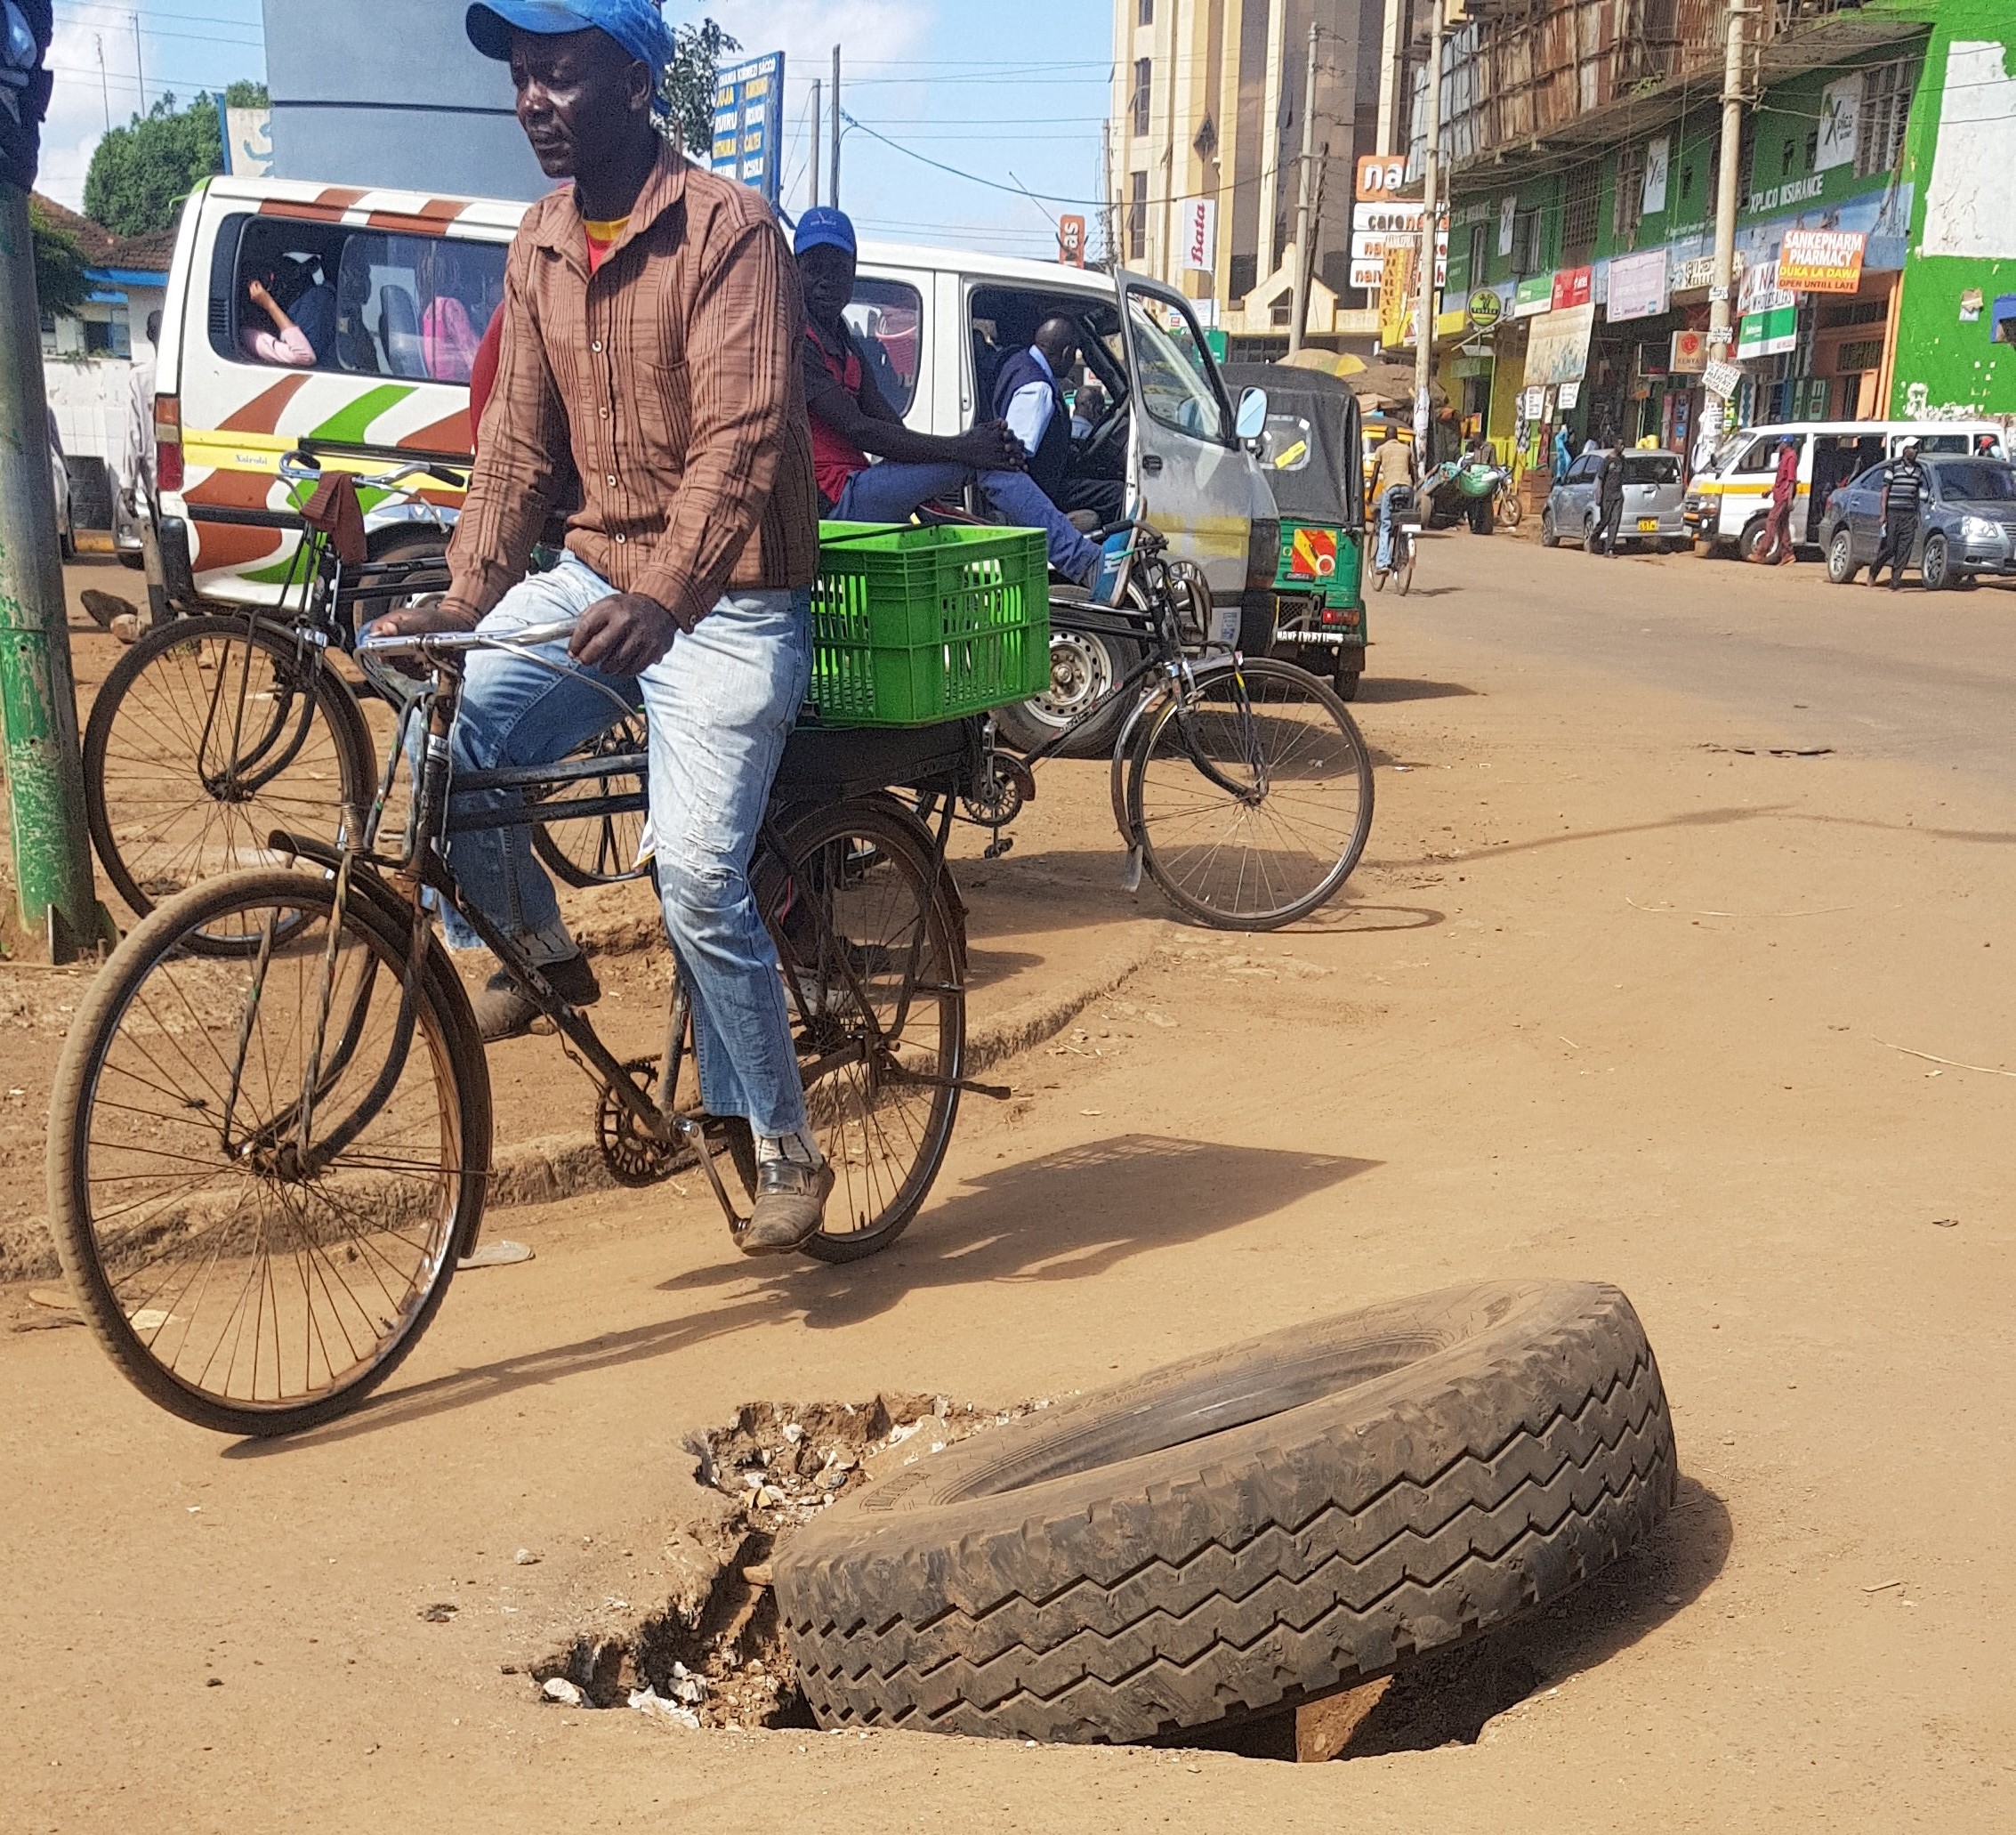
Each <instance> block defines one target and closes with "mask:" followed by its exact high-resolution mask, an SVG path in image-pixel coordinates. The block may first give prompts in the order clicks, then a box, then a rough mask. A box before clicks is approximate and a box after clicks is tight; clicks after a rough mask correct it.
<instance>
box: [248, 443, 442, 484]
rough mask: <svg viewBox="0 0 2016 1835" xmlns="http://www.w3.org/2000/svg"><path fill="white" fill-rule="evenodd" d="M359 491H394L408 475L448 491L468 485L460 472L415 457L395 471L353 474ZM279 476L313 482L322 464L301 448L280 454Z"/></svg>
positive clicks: (319, 475) (315, 481)
mask: <svg viewBox="0 0 2016 1835" xmlns="http://www.w3.org/2000/svg"><path fill="white" fill-rule="evenodd" d="M353 475H354V476H355V477H356V480H357V486H358V489H359V490H396V489H399V486H400V485H402V484H404V483H405V482H406V481H407V480H408V479H410V478H431V479H432V480H433V481H435V482H436V483H437V484H445V485H447V486H448V489H451V490H463V489H467V488H468V484H469V480H468V478H467V477H466V476H465V475H464V474H463V473H458V472H455V471H451V470H450V469H449V468H448V466H447V465H438V464H436V463H435V462H434V461H432V460H431V459H415V460H414V461H413V462H412V463H411V464H409V465H400V466H399V468H398V469H397V470H396V471H391V472H383V473H378V474H377V475H376V476H375V477H374V476H367V475H366V474H365V473H355V474H353ZM280 476H281V478H282V479H283V480H284V481H286V482H287V483H289V484H314V483H317V482H319V481H320V479H321V476H322V466H321V464H320V462H319V460H318V459H316V458H315V457H314V456H313V455H312V454H310V453H306V452H302V451H301V450H300V449H298V448H297V449H295V450H294V451H293V452H286V453H282V454H281V455H280Z"/></svg>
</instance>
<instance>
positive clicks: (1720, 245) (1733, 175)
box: [1708, 0, 1750, 400]
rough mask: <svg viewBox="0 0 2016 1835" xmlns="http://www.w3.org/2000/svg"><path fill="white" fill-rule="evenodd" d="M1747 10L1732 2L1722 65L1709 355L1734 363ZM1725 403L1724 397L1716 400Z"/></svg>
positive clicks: (1714, 398) (1709, 312)
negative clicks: (1732, 352)
mask: <svg viewBox="0 0 2016 1835" xmlns="http://www.w3.org/2000/svg"><path fill="white" fill-rule="evenodd" d="M1749 17H1750V11H1749V9H1748V8H1747V7H1746V6H1739V5H1738V4H1735V0H1730V9H1729V44H1728V49H1727V51H1726V53H1725V54H1724V57H1723V61H1722V164H1721V168H1720V170H1719V171H1718V172H1717V174H1716V179H1715V276H1714V281H1713V283H1712V284H1711V285H1710V287H1709V288H1708V354H1709V355H1710V356H1711V357H1713V358H1714V360H1716V361H1717V362H1719V363H1727V362H1728V361H1729V359H1730V344H1731V327H1732V324H1733V315H1732V312H1731V306H1732V304H1733V295H1734V293H1735V286H1736V206H1737V181H1738V177H1739V176H1740V175H1741V174H1740V173H1739V171H1738V167H1740V166H1741V165H1742V163H1743V52H1744V21H1745V20H1747V19H1748V18H1749ZM1711 399H1712V400H1722V399H1723V398H1722V397H1721V396H1719V395H1711Z"/></svg>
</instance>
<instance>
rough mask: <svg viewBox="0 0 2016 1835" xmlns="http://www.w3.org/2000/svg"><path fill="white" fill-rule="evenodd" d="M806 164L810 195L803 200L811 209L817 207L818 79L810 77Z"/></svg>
mask: <svg viewBox="0 0 2016 1835" xmlns="http://www.w3.org/2000/svg"><path fill="white" fill-rule="evenodd" d="M805 163H806V165H808V166H810V167H811V174H810V176H811V185H812V190H811V195H810V197H809V198H806V200H805V202H806V203H807V205H809V206H810V207H811V208H812V209H814V210H817V209H818V207H819V79H818V77H813V78H812V157H811V158H810V159H808V160H807V161H806V162H805Z"/></svg>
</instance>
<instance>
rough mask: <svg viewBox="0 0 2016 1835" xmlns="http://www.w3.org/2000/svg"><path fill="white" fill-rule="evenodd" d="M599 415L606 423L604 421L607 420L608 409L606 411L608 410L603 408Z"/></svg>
mask: <svg viewBox="0 0 2016 1835" xmlns="http://www.w3.org/2000/svg"><path fill="white" fill-rule="evenodd" d="M601 415H602V418H603V419H604V420H605V421H606V420H607V419H608V418H609V409H608V408H603V409H602V410H601Z"/></svg>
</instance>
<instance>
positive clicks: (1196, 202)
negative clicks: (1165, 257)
mask: <svg viewBox="0 0 2016 1835" xmlns="http://www.w3.org/2000/svg"><path fill="white" fill-rule="evenodd" d="M1176 222H1177V230H1178V235H1179V238H1180V243H1181V248H1182V251H1183V267H1184V270H1185V271H1187V272H1191V273H1205V274H1208V273H1211V272H1212V271H1214V269H1215V268H1216V267H1217V265H1218V200H1217V199H1216V198H1188V199H1186V200H1185V202H1184V204H1183V206H1182V210H1181V214H1180V215H1179V216H1178V217H1177V219H1176Z"/></svg>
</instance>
